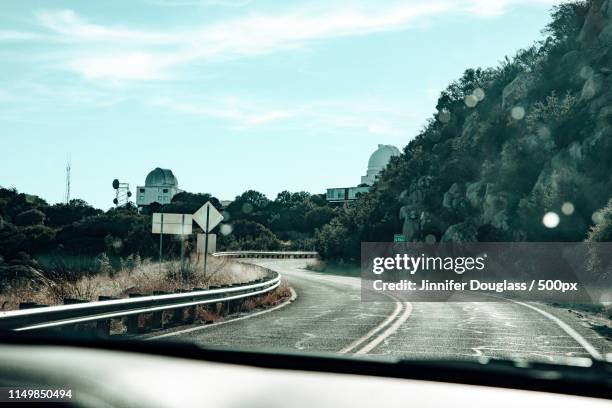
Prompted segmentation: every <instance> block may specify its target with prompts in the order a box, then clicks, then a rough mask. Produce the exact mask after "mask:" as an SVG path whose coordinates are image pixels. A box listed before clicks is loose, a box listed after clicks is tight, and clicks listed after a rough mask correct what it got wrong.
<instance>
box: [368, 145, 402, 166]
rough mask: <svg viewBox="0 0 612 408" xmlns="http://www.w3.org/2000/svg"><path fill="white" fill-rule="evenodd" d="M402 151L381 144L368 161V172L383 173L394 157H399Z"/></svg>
mask: <svg viewBox="0 0 612 408" xmlns="http://www.w3.org/2000/svg"><path fill="white" fill-rule="evenodd" d="M399 155H400V151H399V150H398V149H397V147H395V146H392V145H383V144H379V145H378V149H376V151H375V152H374V153H372V155H371V156H370V160H368V171H377V172H378V171H381V170H382V169H384V168H385V167H387V164H389V161H390V160H391V157H393V156H399Z"/></svg>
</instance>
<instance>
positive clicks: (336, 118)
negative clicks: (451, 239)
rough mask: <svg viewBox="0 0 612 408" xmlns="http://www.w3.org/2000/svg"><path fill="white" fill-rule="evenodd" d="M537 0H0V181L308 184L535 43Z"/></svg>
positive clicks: (60, 193)
mask: <svg viewBox="0 0 612 408" xmlns="http://www.w3.org/2000/svg"><path fill="white" fill-rule="evenodd" d="M553 3H554V1H553V0H499V1H496V0H457V1H451V0H414V1H386V0H376V1H369V2H366V1H360V0H339V1H333V2H332V1H326V0H320V1H316V0H315V1H308V2H306V1H283V2H279V1H267V0H263V1H258V0H176V1H171V0H134V1H130V2H126V1H123V0H119V1H103V2H102V1H101V2H90V1H61V0H56V1H53V2H49V1H42V0H41V1H28V0H5V1H3V2H1V3H0V149H1V150H2V154H1V155H0V186H3V187H15V188H17V189H18V190H19V191H20V192H25V193H29V194H36V195H38V196H40V197H42V198H44V199H46V200H47V201H48V202H50V203H55V202H60V201H62V200H63V199H64V194H65V173H66V170H65V167H66V162H67V161H68V160H69V161H70V163H71V198H81V199H84V200H85V201H87V202H89V203H91V204H92V205H94V206H96V207H99V208H103V209H107V208H109V207H111V206H112V199H113V198H114V190H113V189H112V185H111V184H112V180H113V179H114V178H118V179H119V180H120V181H122V182H127V183H129V184H130V187H131V189H132V191H134V190H135V188H136V186H139V185H144V179H145V177H146V175H147V173H148V172H149V171H150V170H152V169H153V168H155V167H162V168H169V169H172V171H173V172H174V174H175V176H176V177H177V179H178V182H179V188H182V189H184V190H187V191H190V192H201V193H211V194H213V195H214V196H216V197H218V198H219V199H233V198H234V197H235V196H236V195H238V194H240V193H242V192H243V191H245V190H248V189H255V190H258V191H261V192H263V193H265V194H266V195H268V197H270V198H272V199H273V198H274V197H275V196H276V194H277V193H278V192H280V191H283V190H290V191H308V192H311V193H323V192H324V191H325V189H326V188H327V187H348V186H354V185H357V184H358V183H359V181H360V176H361V175H364V174H365V172H366V167H367V160H368V158H369V156H370V154H371V153H372V152H373V151H374V150H375V149H376V147H377V145H378V144H392V145H395V146H397V147H398V148H399V149H402V148H403V147H404V146H405V145H406V144H407V143H408V142H409V141H410V140H411V139H412V138H413V137H414V136H415V135H416V134H417V133H418V131H419V130H420V129H422V127H423V126H424V124H425V123H426V120H427V119H428V118H430V117H431V116H432V114H433V113H434V111H435V105H436V100H437V97H438V95H439V93H440V92H441V91H442V90H443V89H444V88H445V87H446V86H447V85H448V84H449V83H450V82H451V81H453V80H455V79H457V78H459V77H460V76H461V74H462V72H463V71H464V70H465V69H467V68H476V67H490V66H495V65H497V63H498V62H499V61H500V60H501V59H502V58H503V57H504V56H506V55H509V56H511V55H514V54H515V53H516V51H517V50H518V49H520V48H524V47H527V46H529V45H530V44H531V43H532V42H533V41H535V40H538V39H540V38H542V34H541V30H542V29H543V28H544V26H545V25H546V23H547V22H548V21H549V13H550V8H551V6H552V5H553Z"/></svg>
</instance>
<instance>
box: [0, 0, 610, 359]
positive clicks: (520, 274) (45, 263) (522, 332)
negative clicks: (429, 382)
mask: <svg viewBox="0 0 612 408" xmlns="http://www.w3.org/2000/svg"><path fill="white" fill-rule="evenodd" d="M0 10H1V13H0V54H1V59H2V64H1V65H0V73H1V79H0V129H1V130H0V135H1V136H0V139H1V147H2V160H0V186H1V188H0V307H1V310H0V329H1V330H7V331H15V330H18V331H20V332H28V333H30V334H33V335H36V334H37V333H41V335H42V333H48V332H52V333H55V334H58V333H59V334H60V335H61V336H65V337H67V338H68V337H73V336H77V337H78V336H80V335H83V334H87V335H96V336H100V337H101V338H104V339H108V341H109V342H110V341H112V340H113V339H132V340H147V341H166V340H172V341H177V342H186V343H195V344H197V345H199V346H202V347H224V348H230V349H237V350H245V349H246V350H273V351H290V352H299V353H301V352H304V353H308V352H315V353H321V352H325V353H337V354H342V355H345V356H350V357H356V358H357V357H366V356H367V357H371V358H379V357H392V358H401V359H418V360H423V359H426V360H430V359H435V360H462V361H468V360H469V361H477V360H479V359H482V358H487V357H490V358H501V359H522V360H528V361H542V362H555V363H561V364H581V365H585V364H586V365H588V364H591V363H590V362H589V361H590V360H606V359H608V358H612V354H610V353H612V348H611V345H612V343H611V339H612V330H611V318H612V304H611V302H612V282H611V281H612V244H610V241H612V171H611V165H612V92H611V89H612V51H611V50H612V3H611V2H610V1H608V0H605V1H604V0H592V1H566V2H556V1H530V0H529V1H528V0H524V1H523V0H516V1H499V2H497V1H479V0H457V1H435V0H434V1H420V0H416V1H410V2H406V1H393V0H390V1H375V2H365V1H358V0H355V1H352V0H346V1H344V0H343V1H339V2H327V1H315V2H301V1H296V2H271V1H248V0H245V1H243V0H223V1H176V2H175V1H169V0H168V1H166V0H138V1H133V2H129V3H126V2H122V1H113V2H100V3H93V2H82V3H74V2H71V1H61V0H60V1H55V2H53V3H47V2H40V1H34V0H31V1H30V0H27V1H12V2H10V1H9V2H3V3H2V5H0Z"/></svg>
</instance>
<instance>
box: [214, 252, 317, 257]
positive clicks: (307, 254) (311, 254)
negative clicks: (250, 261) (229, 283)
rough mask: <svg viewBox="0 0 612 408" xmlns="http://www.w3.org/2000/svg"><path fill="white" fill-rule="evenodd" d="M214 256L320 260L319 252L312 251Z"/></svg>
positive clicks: (224, 253)
mask: <svg viewBox="0 0 612 408" xmlns="http://www.w3.org/2000/svg"><path fill="white" fill-rule="evenodd" d="M213 256H226V257H228V258H318V257H319V254H318V253H317V252H310V251H233V252H232V251H229V252H215V253H214V254H213Z"/></svg>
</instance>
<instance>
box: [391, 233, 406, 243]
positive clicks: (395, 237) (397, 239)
mask: <svg viewBox="0 0 612 408" xmlns="http://www.w3.org/2000/svg"><path fill="white" fill-rule="evenodd" d="M393 242H406V236H405V235H404V234H395V235H393Z"/></svg>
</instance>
